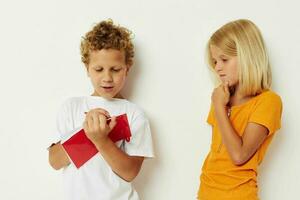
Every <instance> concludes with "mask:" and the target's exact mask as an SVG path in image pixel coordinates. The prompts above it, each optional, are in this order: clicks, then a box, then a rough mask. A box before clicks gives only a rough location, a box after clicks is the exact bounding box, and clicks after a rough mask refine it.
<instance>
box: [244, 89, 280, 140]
mask: <svg viewBox="0 0 300 200" xmlns="http://www.w3.org/2000/svg"><path fill="white" fill-rule="evenodd" d="M281 114H282V102H281V99H280V97H279V96H278V95H276V94H274V93H270V94H268V95H267V94H266V95H265V96H264V97H262V98H261V99H260V100H259V101H258V102H257V104H256V106H255V109H254V111H253V112H252V114H251V115H250V119H249V122H254V123H257V124H261V125H263V126H265V127H266V128H267V129H268V130H269V135H271V134H273V133H275V132H276V131H277V130H278V129H280V127H281Z"/></svg>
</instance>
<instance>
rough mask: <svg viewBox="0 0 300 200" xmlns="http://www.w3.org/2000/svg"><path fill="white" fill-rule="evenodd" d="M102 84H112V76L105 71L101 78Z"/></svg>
mask: <svg viewBox="0 0 300 200" xmlns="http://www.w3.org/2000/svg"><path fill="white" fill-rule="evenodd" d="M103 81H104V82H112V74H111V72H110V71H106V72H105V73H104V76H103Z"/></svg>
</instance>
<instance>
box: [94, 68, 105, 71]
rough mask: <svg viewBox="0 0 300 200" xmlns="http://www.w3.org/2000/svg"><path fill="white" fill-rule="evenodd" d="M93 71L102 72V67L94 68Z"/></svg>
mask: <svg viewBox="0 0 300 200" xmlns="http://www.w3.org/2000/svg"><path fill="white" fill-rule="evenodd" d="M95 71H96V72H102V71H103V68H95Z"/></svg>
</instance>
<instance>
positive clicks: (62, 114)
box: [49, 100, 72, 146]
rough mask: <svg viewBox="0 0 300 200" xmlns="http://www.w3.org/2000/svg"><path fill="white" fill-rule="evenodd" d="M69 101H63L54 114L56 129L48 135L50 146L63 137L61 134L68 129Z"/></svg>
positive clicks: (69, 119) (69, 122) (69, 120)
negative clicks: (55, 114)
mask: <svg viewBox="0 0 300 200" xmlns="http://www.w3.org/2000/svg"><path fill="white" fill-rule="evenodd" d="M69 107H70V101H69V100H67V101H65V102H64V103H63V104H62V105H61V106H60V108H59V110H58V112H57V116H56V131H55V132H53V133H52V134H51V136H50V139H49V140H50V144H49V145H50V146H51V145H53V144H55V143H58V142H59V141H61V140H62V139H63V136H64V135H65V134H66V133H68V132H69V131H70V130H69V129H70V128H69V127H70V124H71V123H72V122H71V118H70V108H69Z"/></svg>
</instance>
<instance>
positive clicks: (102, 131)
mask: <svg viewBox="0 0 300 200" xmlns="http://www.w3.org/2000/svg"><path fill="white" fill-rule="evenodd" d="M108 118H110V115H109V113H108V112H107V111H106V110H104V109H101V108H96V109H92V110H90V111H89V112H87V113H86V117H85V121H84V123H83V129H84V131H85V133H86V136H87V137H88V138H89V139H90V140H91V141H92V142H93V143H94V144H95V145H96V144H100V145H101V144H104V143H106V141H107V139H108V137H107V135H108V133H109V132H110V131H111V130H112V129H113V128H114V127H115V125H116V118H115V117H112V118H111V120H110V122H109V123H107V119H108Z"/></svg>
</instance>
